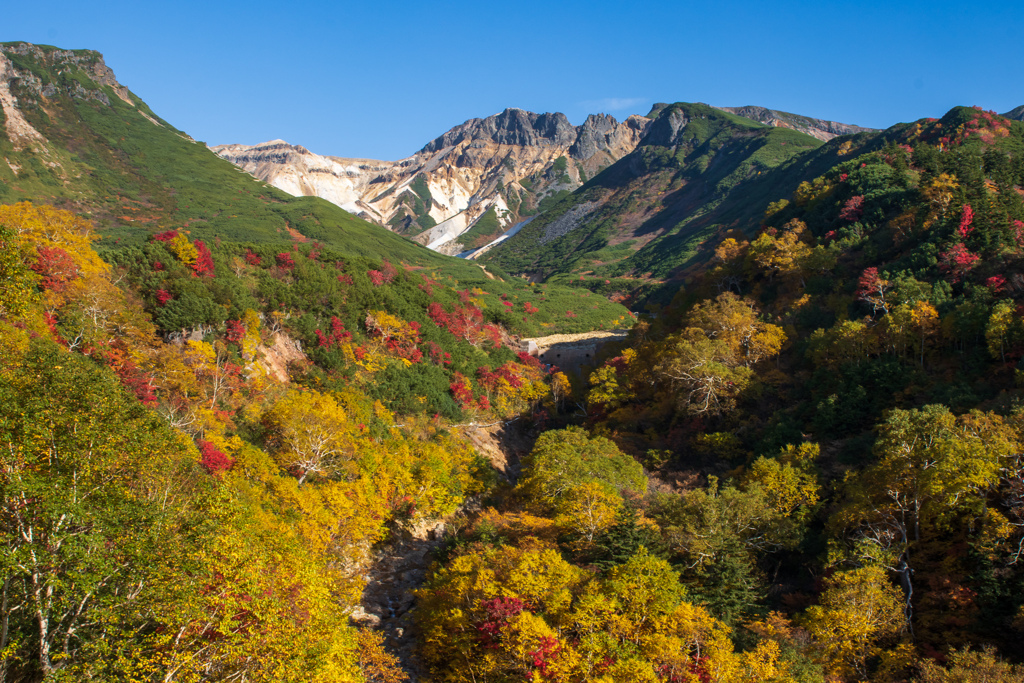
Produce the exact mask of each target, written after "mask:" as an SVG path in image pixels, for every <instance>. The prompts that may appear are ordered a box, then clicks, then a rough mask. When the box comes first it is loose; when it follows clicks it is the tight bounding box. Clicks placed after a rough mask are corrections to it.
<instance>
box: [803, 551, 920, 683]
mask: <svg viewBox="0 0 1024 683" xmlns="http://www.w3.org/2000/svg"><path fill="white" fill-rule="evenodd" d="M806 623H807V629H808V630H809V631H810V632H811V635H812V636H814V638H815V639H816V640H817V642H818V646H819V647H820V648H821V651H822V655H823V657H824V659H825V662H826V665H827V667H828V669H829V671H831V672H832V673H834V674H837V675H839V676H841V677H843V678H844V679H845V680H858V681H866V680H868V674H869V673H870V672H869V670H868V662H869V660H870V659H871V658H872V657H874V656H876V655H877V654H879V653H880V652H882V650H883V648H885V647H886V646H888V645H889V644H890V643H891V642H892V641H894V640H895V639H896V638H897V637H898V636H899V634H900V632H901V631H902V629H903V626H904V623H905V621H904V614H903V596H902V594H901V593H900V591H899V589H897V588H895V587H894V586H893V585H892V584H890V583H889V580H888V579H887V578H886V576H885V571H884V570H883V569H881V568H879V567H862V568H860V569H854V570H851V571H846V572H840V573H838V574H836V575H835V576H833V577H832V578H830V579H829V580H828V583H827V588H826V589H825V592H824V593H822V595H821V598H820V602H819V604H817V605H814V606H812V607H809V608H808V609H807V614H806Z"/></svg>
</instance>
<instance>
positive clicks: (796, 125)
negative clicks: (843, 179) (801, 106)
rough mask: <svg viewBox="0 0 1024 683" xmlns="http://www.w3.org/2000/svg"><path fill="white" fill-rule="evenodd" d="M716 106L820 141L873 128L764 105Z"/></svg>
mask: <svg viewBox="0 0 1024 683" xmlns="http://www.w3.org/2000/svg"><path fill="white" fill-rule="evenodd" d="M717 108H718V109H721V110H722V111H725V112H729V113H730V114H736V115H737V116H743V117H744V118H748V119H751V120H752V121H757V122H758V123H763V124H765V125H768V126H775V127H776V128H792V129H793V130H798V131H800V132H801V133H807V134H808V135H810V136H811V137H813V138H818V139H819V140H821V141H822V142H828V141H829V140H831V139H832V138H834V137H837V136H839V135H852V134H854V133H866V132H869V131H872V130H874V129H873V128H864V127H863V126H853V125H850V124H848V123H837V122H835V121H825V120H823V119H814V118H811V117H809V116H801V115H800V114H790V113H789V112H785V111H776V110H774V109H766V108H764V107H755V106H746V107H717Z"/></svg>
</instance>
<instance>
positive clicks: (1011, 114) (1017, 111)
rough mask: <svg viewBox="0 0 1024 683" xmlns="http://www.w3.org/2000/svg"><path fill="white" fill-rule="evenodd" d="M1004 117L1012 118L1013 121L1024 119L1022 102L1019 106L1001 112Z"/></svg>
mask: <svg viewBox="0 0 1024 683" xmlns="http://www.w3.org/2000/svg"><path fill="white" fill-rule="evenodd" d="M1003 117H1004V118H1008V119H1013V120H1015V121H1024V104H1022V105H1020V106H1019V107H1015V108H1013V109H1011V110H1010V111H1008V112H1006V113H1005V114H1003Z"/></svg>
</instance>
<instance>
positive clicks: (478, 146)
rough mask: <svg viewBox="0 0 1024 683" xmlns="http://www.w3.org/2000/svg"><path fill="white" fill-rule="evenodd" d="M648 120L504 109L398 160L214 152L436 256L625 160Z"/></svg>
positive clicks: (291, 151) (295, 150) (262, 150)
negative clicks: (572, 117) (575, 120)
mask: <svg viewBox="0 0 1024 683" xmlns="http://www.w3.org/2000/svg"><path fill="white" fill-rule="evenodd" d="M650 123H651V122H650V120H649V119H647V118H645V117H642V116H631V117H629V118H628V119H626V120H625V121H623V122H619V121H617V120H616V119H615V118H613V117H611V116H608V115H606V114H596V115H591V116H589V117H587V120H586V121H585V122H584V123H583V124H582V125H579V126H573V125H572V124H571V123H569V120H568V119H567V118H566V117H565V115H564V114H559V113H554V114H535V113H532V112H528V111H524V110H522V109H506V110H505V111H503V112H501V113H500V114H495V115H494V116H489V117H487V118H483V119H470V120H469V121H466V122H465V123H463V124H461V125H459V126H456V127H454V128H452V129H451V130H449V131H448V132H446V133H445V134H444V135H441V136H439V137H437V138H435V139H434V140H432V141H430V142H429V143H427V144H426V145H425V146H424V147H423V149H421V150H420V151H418V152H417V153H416V154H414V155H412V156H411V157H408V158H406V159H401V160H399V161H376V160H370V159H346V158H341V157H329V156H321V155H318V154H314V153H312V152H310V151H309V150H307V149H306V148H304V147H301V146H299V145H290V144H288V143H286V142H284V141H283V140H273V141H270V142H265V143H262V144H259V145H254V146H247V145H220V146H217V147H213V150H214V151H215V152H216V153H217V154H219V155H220V156H221V157H223V158H225V159H227V160H229V161H231V162H232V163H234V164H236V165H237V166H239V167H241V168H242V169H244V170H245V171H247V172H249V173H251V174H252V175H254V176H256V177H257V178H259V179H260V180H263V181H266V182H268V183H270V184H271V185H274V186H275V187H278V188H280V189H282V190H284V191H285V192H288V193H289V194H292V195H297V196H317V197H322V198H324V199H327V200H328V201H331V202H333V203H335V204H337V205H339V206H341V207H342V208H344V209H345V210H346V211H349V212H351V213H354V214H356V215H358V216H360V217H362V218H365V219H368V220H371V221H374V222H376V223H379V224H381V225H385V226H388V227H390V228H391V229H393V230H395V231H397V232H402V233H404V234H408V235H409V236H410V237H412V238H413V239H415V240H416V241H417V242H420V243H421V244H424V245H426V246H428V247H429V248H431V249H434V250H436V251H440V252H443V253H453V252H457V251H458V250H460V249H461V243H460V242H459V239H458V238H459V237H460V236H461V235H462V234H464V233H465V232H467V231H468V230H470V229H471V228H473V226H474V225H476V224H477V222H478V221H479V220H480V218H481V217H482V216H483V215H484V214H485V213H487V212H488V211H491V210H493V211H494V213H495V215H496V217H497V220H498V227H497V231H498V232H497V234H495V235H494V236H495V237H497V235H498V234H500V233H501V232H503V231H504V230H506V229H508V228H510V227H511V226H513V225H515V224H516V223H518V222H519V221H520V220H521V218H522V217H524V216H528V215H531V214H532V213H536V211H537V210H538V206H539V205H540V204H541V202H542V201H543V200H544V198H546V197H549V196H554V195H557V194H558V193H559V192H561V191H563V190H564V191H572V190H575V189H576V188H578V187H580V186H581V185H582V184H583V183H584V182H586V180H587V179H588V178H590V177H592V176H593V175H594V174H596V173H597V172H598V171H599V170H600V169H601V168H603V167H605V166H608V165H611V164H612V163H614V162H615V161H617V160H618V159H620V158H622V157H623V156H625V155H626V154H628V153H629V152H631V151H632V150H633V149H634V148H635V147H636V146H637V144H638V143H639V141H640V139H641V138H642V137H643V135H644V134H645V133H646V132H647V129H648V127H649V126H650Z"/></svg>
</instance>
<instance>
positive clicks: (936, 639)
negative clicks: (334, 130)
mask: <svg viewBox="0 0 1024 683" xmlns="http://www.w3.org/2000/svg"><path fill="white" fill-rule="evenodd" d="M0 105H2V118H0V157H2V158H3V161H4V163H2V164H0V539H2V543H0V606H2V609H0V683H15V682H16V683H39V682H40V681H44V682H46V683H49V682H51V681H53V682H57V681H79V680H81V681H108V680H109V681H135V682H140V683H141V682H145V683H150V682H152V683H157V682H162V683H198V682H199V681H222V682H225V683H228V682H238V681H250V682H265V683H271V682H273V683H278V682H294V683H307V682H312V681H324V682H326V681H332V682H333V681H353V682H359V683H401V682H402V681H424V682H426V681H435V682H450V683H470V682H472V683H484V682H493V683H501V682H505V681H513V680H516V681H530V682H531V683H544V682H558V683H584V682H590V681H595V682H597V683H634V682H637V681H640V682H645V683H711V682H712V681H716V682H722V683H725V682H728V683H861V682H863V681H877V682H878V683H943V682H949V681H970V682H972V683H973V682H974V681H981V680H985V681H991V682H993V683H1016V682H1018V681H1021V680H1024V659H1022V657H1021V652H1020V648H1019V643H1020V642H1021V640H1022V638H1024V568H1022V564H1021V562H1020V559H1021V547H1022V544H1024V456H1022V455H1021V454H1022V453H1024V408H1022V405H1024V404H1022V401H1024V379H1022V378H1024V374H1022V373H1024V314H1022V311H1024V121H1022V120H1021V119H1022V114H1021V108H1020V107H1018V108H1017V109H1014V110H1011V111H1009V112H1007V113H1006V114H1005V115H1000V114H997V113H996V112H994V111H986V110H984V109H983V108H981V107H972V106H957V107H953V108H952V109H949V110H948V111H945V112H922V114H924V115H926V116H924V117H922V118H919V119H917V120H914V121H910V122H905V123H898V124H895V125H893V126H890V127H888V128H886V129H883V130H875V129H869V128H863V127H858V126H853V125H850V124H841V123H837V122H834V121H826V120H823V119H817V118H813V117H807V116H801V115H797V114H791V113H787V112H783V111H778V110H773V109H769V108H767V107H757V106H750V107H738V108H716V107H712V106H709V105H706V104H701V103H692V102H683V101H680V102H674V103H671V104H657V105H655V106H654V107H653V108H652V109H651V110H650V111H649V113H648V115H646V116H636V115H634V116H628V117H626V118H625V119H624V120H622V121H619V120H617V119H615V118H613V117H611V116H609V115H606V114H592V115H590V116H588V117H587V118H586V119H585V120H584V122H583V123H582V124H580V125H579V126H574V125H572V124H571V123H570V122H569V120H568V118H567V117H566V116H565V115H562V114H551V113H547V114H535V113H531V112H528V111H525V110H522V109H513V108H510V109H505V110H504V111H502V112H501V113H499V114H495V115H493V116H489V117H485V118H474V119H470V120H468V121H466V122H465V123H463V124H460V125H458V126H455V127H454V128H452V129H451V130H449V131H448V132H446V133H443V134H441V135H440V136H438V137H436V138H434V139H433V140H432V141H431V142H429V143H427V144H426V145H425V146H423V147H422V148H421V149H420V150H419V151H418V152H416V153H415V154H413V155H411V156H409V157H407V158H404V159H401V160H399V161H393V162H392V161H377V160H369V159H348V158H342V157H331V156H320V155H317V154H315V153H313V152H311V151H309V150H307V149H306V148H304V147H301V146H298V145H292V144H289V143H287V142H284V141H282V140H274V141H271V142H267V143H263V144H260V145H255V146H245V145H237V144H231V145H220V146H216V147H213V148H210V147H208V146H207V145H206V144H205V143H201V142H197V141H196V140H194V139H193V138H192V137H191V136H190V135H189V134H188V133H187V132H185V131H182V130H178V129H176V128H174V126H173V124H172V123H170V122H168V121H165V120H164V119H162V118H161V117H160V116H158V114H157V113H156V112H154V111H153V110H152V109H150V107H149V106H148V105H147V104H146V103H145V102H143V101H142V99H140V98H139V97H138V96H137V95H135V94H134V93H133V92H132V91H131V90H129V89H128V88H127V87H125V86H124V85H122V84H121V83H120V82H118V80H117V78H116V77H115V75H114V73H113V72H112V71H111V69H110V68H108V67H107V66H106V62H105V61H104V58H103V56H102V55H100V54H99V53H98V52H94V51H91V50H63V49H59V48H56V47H51V46H43V45H32V44H28V43H24V42H14V43H2V44H0ZM927 114H934V116H927ZM456 256H462V257H463V258H456Z"/></svg>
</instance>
